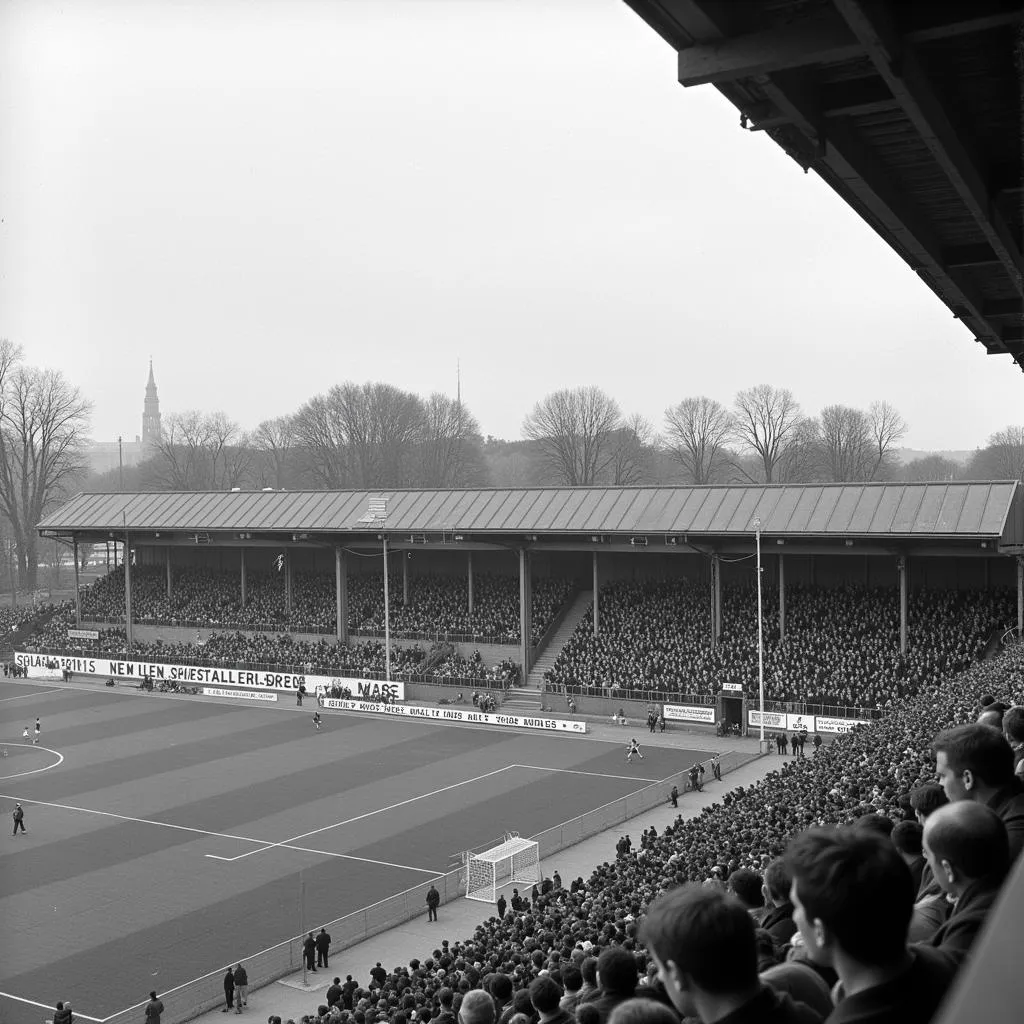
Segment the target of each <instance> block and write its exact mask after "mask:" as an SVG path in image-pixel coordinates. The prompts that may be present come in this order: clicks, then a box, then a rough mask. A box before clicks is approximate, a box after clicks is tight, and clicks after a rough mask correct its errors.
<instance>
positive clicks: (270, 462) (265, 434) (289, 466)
mask: <svg viewBox="0 0 1024 1024" xmlns="http://www.w3.org/2000/svg"><path fill="white" fill-rule="evenodd" d="M252 445H253V449H254V451H255V453H256V455H257V456H258V459H257V460H255V476H256V481H257V483H259V484H260V486H262V487H274V488H277V489H279V490H280V489H282V488H284V487H287V486H288V484H289V482H290V480H291V477H292V475H293V471H294V469H295V466H294V463H295V420H294V418H293V417H291V416H277V417H275V418H274V419H270V420H264V421H263V422H262V423H261V424H260V425H259V426H258V427H257V428H256V429H255V430H254V431H253V435H252Z"/></svg>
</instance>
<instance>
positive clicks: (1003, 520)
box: [39, 481, 1024, 544]
mask: <svg viewBox="0 0 1024 1024" xmlns="http://www.w3.org/2000/svg"><path fill="white" fill-rule="evenodd" d="M383 497H386V498H387V518H386V519H381V518H372V517H371V516H369V515H368V513H369V510H370V507H371V503H375V502H379V501H380V500H381V498H383ZM758 517H759V518H760V520H761V530H762V532H763V533H765V534H768V535H772V536H778V537H787V536H792V537H821V538H850V537H865V538H901V537H906V538H940V537H945V538H962V539H974V538H977V539H988V540H1000V539H1002V540H1003V541H1004V542H1006V543H1014V544H1019V543H1022V542H1024V536H1022V534H1024V502H1022V496H1021V486H1020V484H1018V483H1017V482H1015V481H1009V482H1007V481H1002V482H999V481H996V482H971V483H934V484H878V483H875V484H813V485H803V486H756V487H540V488H524V489H505V488H494V489H477V490H415V491H399V490H396V491H390V492H381V491H230V492H223V491H219V492H202V493H191V492H190V493H176V492H161V493H149V494H78V495H76V496H75V497H74V498H72V499H71V500H70V501H68V502H67V503H66V504H65V505H63V506H61V507H60V508H59V509H57V510H56V511H55V512H53V513H51V514H50V515H49V516H47V517H46V519H44V520H43V521H42V522H41V523H40V524H39V529H40V530H41V531H45V532H46V533H49V534H53V533H58V534H72V533H76V534H88V533H95V534H103V535H106V534H108V533H113V532H120V531H122V530H125V529H128V530H132V531H207V532H232V533H235V532H244V533H246V534H248V533H251V532H258V533H261V534H267V533H282V532H293V531H294V532H297V533H303V534H307V535H308V534H318V535H324V534H353V533H362V534H373V535H376V534H377V533H378V532H380V531H381V530H382V529H386V530H387V532H388V533H389V535H393V534H398V533H410V534H419V533H423V534H426V533H456V532H458V533H460V534H462V533H465V534H473V535H476V536H481V535H490V536H495V535H498V536H503V537H508V536H509V535H514V536H519V537H524V538H526V539H528V540H529V539H536V536H535V535H540V534H545V535H547V536H548V537H554V536H560V537H563V538H565V537H572V536H577V537H579V536H583V535H598V534H599V535H619V536H625V537H629V536H632V535H647V534H653V535H655V536H657V535H689V536H694V537H713V536H717V537H729V536H749V535H750V534H751V533H752V532H753V529H754V520H755V518H758Z"/></svg>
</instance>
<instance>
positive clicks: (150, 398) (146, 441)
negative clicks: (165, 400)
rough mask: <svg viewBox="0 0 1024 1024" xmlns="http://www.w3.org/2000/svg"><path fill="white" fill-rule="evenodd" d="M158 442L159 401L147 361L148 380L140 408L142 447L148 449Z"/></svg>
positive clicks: (151, 371) (150, 363)
mask: <svg viewBox="0 0 1024 1024" xmlns="http://www.w3.org/2000/svg"><path fill="white" fill-rule="evenodd" d="M159 440H160V399H159V398H157V394H156V381H155V380H154V379H153V360H152V359H150V361H149V380H148V381H146V401H145V404H144V405H143V407H142V447H143V449H146V448H150V447H152V446H153V445H155V444H156V443H157V442H158V441H159Z"/></svg>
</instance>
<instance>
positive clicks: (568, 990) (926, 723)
mask: <svg viewBox="0 0 1024 1024" xmlns="http://www.w3.org/2000/svg"><path fill="white" fill-rule="evenodd" d="M987 692H988V693H992V694H997V695H998V696H999V697H1000V698H1001V701H996V702H994V701H993V699H992V697H991V696H987V697H986V696H985V694H986V693H987ZM1022 703H1024V644H1018V645H1017V646H1016V647H1014V648H1011V649H1009V650H1007V651H1006V652H1004V653H1003V654H1002V655H1001V656H1000V657H998V658H997V659H995V660H993V661H989V662H980V663H977V664H975V665H974V666H972V667H971V668H969V669H968V670H967V671H965V672H964V673H962V674H960V675H959V676H958V677H956V678H947V679H944V680H938V681H932V680H926V681H925V682H924V683H923V685H922V687H921V690H920V692H919V693H918V694H917V695H916V696H913V697H910V698H907V699H902V700H898V701H896V702H895V704H894V706H893V707H892V708H891V711H890V713H889V714H888V715H887V716H886V717H884V718H883V719H880V720H878V721H875V722H872V723H871V724H870V725H867V726H864V727H859V728H858V729H856V730H854V731H853V732H850V733H848V734H846V735H843V736H840V737H838V738H837V739H836V740H835V742H834V743H832V744H831V745H829V746H827V747H823V748H822V749H821V750H819V751H818V752H816V753H815V754H814V755H813V756H812V757H808V758H805V759H800V760H792V761H785V762H783V763H782V764H781V765H780V770H778V771H772V772H770V773H769V774H768V775H767V776H766V777H765V778H764V779H763V780H762V781H761V782H759V783H756V784H754V785H751V786H747V787H740V788H738V789H736V790H734V791H731V792H729V793H726V795H725V797H724V798H723V800H722V801H721V802H720V803H716V804H714V805H712V806H710V807H708V808H706V809H705V810H703V811H702V812H701V813H700V814H699V815H698V816H696V817H694V818H691V819H690V820H687V821H684V820H683V819H682V817H681V816H680V817H679V818H678V819H677V820H676V822H675V823H674V824H672V825H670V826H668V827H667V828H666V829H665V830H664V831H663V832H662V833H661V834H659V833H658V832H657V830H656V829H654V828H653V827H652V828H650V829H648V830H645V831H644V832H643V834H642V835H641V836H640V837H639V842H637V843H621V842H620V844H619V847H618V852H617V854H616V855H615V857H614V859H610V860H608V861H606V862H605V863H603V864H601V865H599V866H598V867H597V868H596V869H595V870H594V872H593V873H592V874H591V875H590V877H589V878H587V879H586V880H584V879H582V878H579V879H576V880H575V881H573V882H572V883H571V885H569V887H568V888H564V887H562V885H561V882H560V880H558V884H556V885H552V884H551V882H550V881H546V882H545V884H544V885H543V886H542V887H541V889H540V891H539V892H538V891H537V889H536V887H535V889H534V891H533V893H531V894H526V896H525V899H523V898H522V897H520V896H518V894H517V896H516V897H515V899H514V900H513V909H512V910H511V911H510V912H508V913H505V906H504V903H502V904H501V905H499V907H498V910H499V914H495V915H493V916H490V917H488V918H487V919H486V920H485V921H483V922H482V923H481V924H480V925H479V926H478V927H477V929H476V931H475V932H474V934H473V935H472V936H469V937H467V938H465V939H462V940H460V941H454V942H450V941H448V940H444V941H443V942H441V943H440V944H439V945H438V946H437V948H436V949H434V950H433V951H432V952H431V953H430V955H428V956H424V957H423V958H422V959H416V960H413V961H411V962H410V963H409V965H408V966H393V967H391V968H390V969H389V968H387V967H382V966H381V965H379V964H378V965H377V967H376V968H374V970H373V972H372V974H373V977H371V978H370V979H365V980H361V981H354V980H352V979H348V980H347V981H346V983H345V984H344V985H338V986H332V988H331V989H330V990H329V993H330V994H329V997H328V1002H329V1003H330V1005H328V1004H327V1003H325V1004H323V1005H321V1006H320V1007H318V1009H317V1012H316V1013H311V1014H310V1015H309V1018H308V1020H309V1021H310V1022H314V1024H315V1022H316V1021H322V1022H323V1024H376V1022H387V1024H410V1022H413V1021H415V1022H419V1024H423V1022H426V1024H429V1022H430V1021H439V1022H441V1021H443V1022H444V1024H454V1022H455V1021H456V1019H458V1020H459V1021H460V1024H494V1022H495V1021H496V1020H497V1021H501V1022H504V1024H548V1022H549V1021H554V1020H560V1024H572V1022H575V1024H674V1022H675V1024H678V1021H679V1020H680V1019H684V1020H719V1019H722V1020H725V1019H728V1020H729V1021H737V1022H740V1021H742V1022H746V1021H755V1020H757V1021H772V1022H790V1021H797V1022H806V1024H813V1022H815V1021H820V1020H822V1019H824V1018H826V1017H828V1019H829V1020H830V1021H847V1020H858V1021H899V1022H901V1024H902V1022H907V1024H918V1022H919V1024H927V1022H928V1021H929V1020H930V1019H931V1018H932V1015H933V1013H934V1011H935V1009H936V1007H937V1006H938V1004H939V1002H940V1001H941V998H942V995H943V992H944V991H945V989H946V988H947V987H948V985H949V983H950V979H951V977H952V976H953V974H954V973H955V971H956V970H957V967H958V965H959V964H961V963H962V962H963V961H964V959H965V958H966V957H967V956H968V955H969V949H970V945H971V942H972V941H973V938H974V936H975V935H976V934H977V931H978V929H979V928H980V925H981V923H982V922H983V921H984V914H985V912H986V911H985V910H984V909H981V908H980V903H985V907H986V908H987V907H990V906H991V905H992V902H994V899H995V896H994V895H993V893H997V892H998V887H999V881H1000V880H1001V879H1002V877H1003V876H1004V875H1005V873H1006V863H1005V862H1006V859H1007V857H1006V855H1005V854H1006V850H1007V840H1006V833H1007V823H1009V822H1010V816H1012V814H1013V813H1016V814H1017V817H1016V818H1014V819H1013V822H1014V824H1012V826H1011V827H1012V829H1013V830H1014V831H1013V833H1012V843H1013V846H1014V848H1015V849H1016V850H1018V851H1019V849H1020V845H1021V843H1022V842H1024V833H1022V831H1021V830H1022V829H1024V806H1020V803H1021V801H1024V791H1020V792H1019V793H1017V791H1013V792H1011V797H1012V800H1015V801H1017V804H1018V806H1017V809H1016V812H1014V811H1013V808H1012V807H1011V808H1010V810H1009V811H1007V810H1006V808H1005V807H1001V809H1000V810H999V812H998V813H997V812H996V811H993V810H992V809H991V808H990V807H989V806H986V802H984V801H983V800H982V797H984V796H987V793H985V792H984V791H983V792H982V793H981V795H978V794H977V793H975V794H972V793H970V792H969V790H970V787H971V786H972V785H978V782H977V780H978V777H979V775H981V776H984V774H985V772H984V770H982V769H981V766H980V764H978V765H974V766H973V767H974V768H975V769H976V770H975V771H973V772H968V771H963V770H961V771H959V773H958V772H957V771H956V769H957V768H960V769H963V768H964V765H952V763H951V762H950V764H948V765H947V763H946V761H944V760H943V759H944V758H947V759H955V758H954V755H953V754H952V753H951V751H953V750H955V749H957V746H956V745H957V743H960V744H961V747H962V746H963V743H962V740H961V739H958V736H961V734H962V733H963V732H964V730H963V729H957V730H956V731H954V732H953V733H942V734H941V735H939V737H938V739H936V734H937V733H940V731H941V730H944V729H950V728H952V727H956V726H963V725H967V724H968V723H973V722H974V720H975V719H976V718H977V717H978V714H979V711H980V710H982V709H983V708H986V707H987V709H989V712H990V716H991V717H986V718H985V719H983V721H985V722H989V721H991V722H992V724H993V725H995V724H996V722H997V721H999V722H1001V721H1002V719H1003V710H1002V709H1005V708H1007V707H1008V706H1009V705H1010V704H1015V705H1020V704H1022ZM993 709H995V710H993ZM996 715H997V716H998V717H995V716H996ZM1006 717H1007V718H1008V719H1012V718H1013V716H1012V715H1011V714H1010V712H1008V711H1007V713H1006ZM978 730H981V731H982V733H983V734H984V735H982V736H981V740H982V746H987V747H988V748H992V746H993V744H996V745H998V744H1003V745H1004V746H1005V744H1006V741H1005V740H1003V739H1002V738H1001V736H1000V734H999V733H998V732H997V731H996V730H994V729H993V728H992V727H991V726H990V725H987V724H986V725H967V730H966V732H967V733H969V734H970V735H971V736H974V737H976V735H977V731H978ZM972 742H973V741H972ZM967 756H971V755H969V754H968V755H967ZM1000 756H1002V755H1000ZM1016 756H1017V758H1018V761H1019V758H1020V751H1018V752H1017V755H1016ZM999 764H1000V766H1001V767H1000V769H999V770H1000V771H1002V770H1003V769H1004V768H1005V767H1006V766H1005V765H1003V762H1002V760H1000V761H999ZM937 768H938V769H939V773H938V774H939V777H940V778H942V779H943V787H942V788H940V787H939V786H936V785H934V784H933V780H934V779H935V777H936V772H937ZM947 768H948V769H949V770H948V771H947ZM968 776H970V777H971V778H968ZM972 779H973V782H972ZM958 787H960V788H958ZM964 787H966V790H965V789H964ZM944 791H945V792H944ZM1014 793H1016V795H1014ZM946 795H948V797H949V799H950V800H952V801H954V803H952V804H951V805H950V807H946V808H943V807H940V804H943V803H945V800H946ZM988 802H989V803H991V804H992V806H997V801H995V800H991V801H988ZM936 808H937V810H936ZM927 814H934V816H935V818H936V820H935V821H933V822H932V823H930V824H929V823H928V822H927V821H926V822H925V826H924V829H923V836H924V843H925V846H926V847H927V845H928V843H929V842H930V843H931V844H933V846H934V849H933V850H932V851H931V853H930V854H929V856H930V858H931V859H930V861H929V863H928V864H927V865H924V864H922V863H920V862H921V861H922V854H921V842H922V829H921V827H920V825H918V824H917V822H918V820H919V819H920V818H922V817H925V816H926V815H927ZM1000 818H1002V820H1000ZM834 826H840V827H839V828H835V827H834ZM929 830H930V831H929ZM965 830H966V831H965ZM890 833H891V834H892V839H890V838H889V837H890ZM989 833H991V836H990V835H989ZM978 834H980V835H982V836H983V838H984V842H977V843H975V842H973V840H972V839H971V836H972V835H978ZM1000 836H1001V837H1002V838H999V837H1000ZM915 843H916V845H915ZM1000 844H1002V851H1003V852H1002V853H1000ZM964 851H967V852H966V853H965V852H964ZM993 851H994V852H993ZM979 858H980V859H979ZM901 862H902V863H901ZM904 864H905V865H906V866H905V867H904V866H903V865H904ZM933 865H934V870H933V869H932V866H933ZM972 865H973V866H972ZM961 869H962V870H961ZM989 869H991V872H990V875H986V876H985V877H986V879H987V881H984V885H983V884H982V882H980V881H979V882H976V883H971V882H970V881H969V879H970V878H971V877H975V878H977V874H978V872H979V871H987V870H989ZM972 870H973V871H974V872H975V874H974V876H971V874H970V872H971V871H972ZM954 876H957V877H958V878H960V879H961V881H960V883H959V885H958V884H957V883H956V882H955V881H951V879H953V877H954ZM965 876H966V877H967V879H968V882H967V883H965V882H964V881H963V878H964V877H965ZM915 878H918V879H921V888H920V891H921V892H922V893H923V892H925V891H926V890H929V889H935V887H936V886H937V887H938V889H939V891H940V892H941V894H942V895H941V898H942V901H943V902H944V903H945V904H946V906H945V914H944V921H945V923H944V924H942V925H940V926H939V928H938V930H936V929H934V928H933V929H932V931H931V932H930V933H929V935H928V937H927V938H926V941H925V943H924V946H923V947H922V946H910V947H908V946H907V936H908V926H909V922H910V919H911V917H912V901H913V900H914V899H915V896H916V894H917V893H918V891H919V890H918V886H917V885H915V884H914V881H913V879H915ZM687 883H696V884H687ZM965 885H966V887H965ZM972 885H973V888H972ZM981 889H984V891H985V893H986V894H987V896H986V900H987V902H986V900H980V897H979V895H978V893H979V892H980V891H981ZM793 896H796V897H797V899H798V900H799V905H794V903H793V902H791V897H793ZM951 897H955V901H954V902H953V903H952V905H951V899H950V898H951ZM968 904H970V905H971V906H970V908H969V909H970V912H968ZM755 926H756V927H757V930H755ZM819 938H820V941H819ZM837 950H838V952H837ZM680 951H682V952H680ZM670 954H671V956H670ZM684 954H685V955H684ZM673 956H674V959H673V958H672V957H673ZM851 965H852V966H851ZM869 968H874V973H873V974H871V975H870V976H871V978H872V979H873V980H874V983H875V984H876V985H877V984H878V983H877V980H876V979H877V978H878V977H879V976H881V975H883V974H884V975H885V977H887V978H888V979H889V983H888V986H887V987H885V986H882V987H876V988H874V989H871V990H870V991H871V998H868V997H867V994H866V993H863V992H852V991H850V992H847V991H846V990H845V989H844V987H843V986H844V984H846V985H850V981H851V978H852V977H853V976H855V975H856V974H857V970H858V969H859V970H860V980H861V984H862V986H863V984H864V981H863V979H864V976H865V975H866V974H868V973H869V972H868V969H869ZM886 971H887V972H888V973H887V974H885V972H886ZM541 979H546V980H541ZM851 988H852V986H851ZM635 997H641V998H643V999H644V1000H645V1002H644V1003H639V1004H638V1003H636V1002H635V1001H634V999H635ZM730 998H731V999H732V1002H733V1006H734V1012H736V1016H735V1017H733V1016H728V1018H726V1016H725V1015H723V1014H722V1013H721V1006H722V1005H723V1004H724V1002H728V1000H729V999H730ZM744 999H745V1000H748V1002H744V1003H742V1005H743V1006H746V1007H748V1012H747V1013H745V1014H742V1015H741V1014H740V1013H739V1012H738V1011H736V1006H738V1005H740V1000H744ZM833 1000H838V1004H837V1005H836V1007H835V1009H833ZM715 1005H718V1006H719V1011H718V1015H717V1016H716V1015H715V1014H714V1006H715ZM560 1011H564V1012H565V1016H564V1017H561V1018H559V1016H558V1014H559V1012H560ZM755 1011H756V1012H755ZM830 1014H831V1016H829V1015H830Z"/></svg>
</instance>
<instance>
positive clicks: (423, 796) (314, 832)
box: [227, 764, 529, 860]
mask: <svg viewBox="0 0 1024 1024" xmlns="http://www.w3.org/2000/svg"><path fill="white" fill-rule="evenodd" d="M522 767H524V766H523V765H515V764H507V765H505V767H504V768H496V769H495V770H494V771H493V772H485V773H484V774H483V775H476V776H474V777H473V778H472V779H464V780H463V781H462V782H453V783H452V784H451V785H450V786H443V787H442V788H441V789H432V790H431V791H430V792H429V793H421V794H420V795H419V796H411V797H409V799H408V800H399V801H398V803H396V804H388V805H387V807H378V808H377V809H376V810H373V811H367V812H366V813H365V814H357V815H356V816H355V817H354V818H346V819H345V820H344V821H336V822H334V823H333V824H331V825H324V826H323V827H322V828H315V829H313V830H312V832H303V833H302V835H298V836H292V837H291V838H290V839H285V840H284V841H282V842H280V843H267V845H266V846H265V847H264V849H265V850H270V849H273V848H274V847H275V846H288V845H289V844H290V843H294V842H296V841H297V840H299V839H306V838H307V837H308V836H315V835H319V834H320V833H321V832H329V831H330V830H331V829H332V828H341V826H342V825H351V824H352V823H353V822H354V821H363V820H364V819H365V818H372V817H373V816H374V815H376V814H384V813H385V812H386V811H393V810H395V809H396V808H398V807H405V806H406V805H407V804H414V803H416V801H417V800H425V799H427V797H431V796H437V795H438V794H439V793H446V792H448V790H450V789H458V788H459V787H460V786H468V785H469V784H470V783H472V782H479V781H480V780H481V779H489V778H490V777H491V776H492V775H500V774H501V773H502V772H507V771H508V770H509V769H510V768H522ZM525 767H529V766H525ZM257 853H263V850H249V852H248V853H240V854H238V855H237V856H236V857H231V858H227V859H230V860H242V858H244V857H252V856H253V855H255V854H257Z"/></svg>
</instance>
